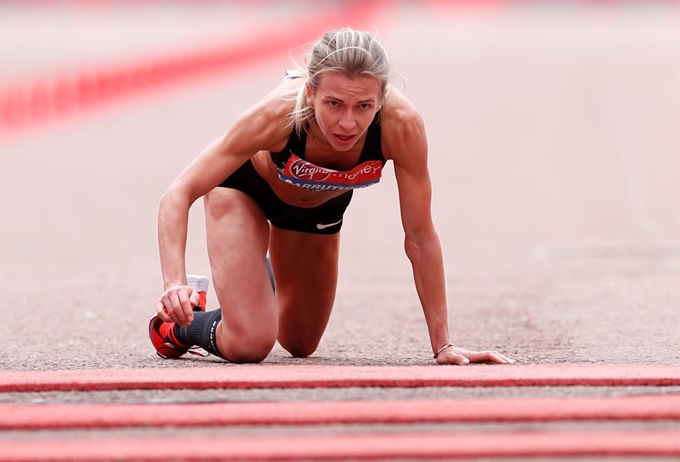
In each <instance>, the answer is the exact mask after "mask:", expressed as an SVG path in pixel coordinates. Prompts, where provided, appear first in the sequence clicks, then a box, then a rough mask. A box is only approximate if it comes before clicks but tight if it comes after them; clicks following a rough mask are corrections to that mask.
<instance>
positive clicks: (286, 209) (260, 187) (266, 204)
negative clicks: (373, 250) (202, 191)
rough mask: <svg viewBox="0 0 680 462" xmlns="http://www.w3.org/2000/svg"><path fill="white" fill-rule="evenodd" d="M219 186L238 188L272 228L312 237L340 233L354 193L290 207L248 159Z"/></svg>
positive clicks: (349, 192)
mask: <svg viewBox="0 0 680 462" xmlns="http://www.w3.org/2000/svg"><path fill="white" fill-rule="evenodd" d="M220 186H221V187H223V188H233V189H237V190H239V191H241V192H244V193H246V194H247V195H248V196H250V197H251V198H253V200H254V201H255V202H256V203H257V205H258V206H259V207H260V208H261V209H262V211H263V212H264V214H265V216H266V217H267V219H268V220H269V222H270V223H271V224H272V225H273V226H276V227H277V228H279V229H286V230H289V231H301V232H303V233H312V234H335V233H337V232H338V231H340V228H341V227H342V216H343V215H344V213H345V210H346V209H347V206H348V205H349V203H350V201H351V200H352V192H353V191H351V190H350V191H347V192H346V193H344V194H342V195H341V196H338V197H334V198H333V199H331V200H329V201H328V202H325V203H323V204H321V205H320V206H318V207H312V208H305V207H296V206H294V205H289V204H286V203H285V202H283V201H282V200H281V199H279V197H278V196H277V195H276V194H275V193H274V191H273V190H272V188H271V186H269V183H267V181H266V180H265V179H264V178H262V177H261V176H260V175H259V174H258V173H257V171H256V170H255V167H253V164H252V162H251V161H250V160H248V161H247V162H246V163H245V164H243V165H242V166H241V167H239V169H238V170H236V171H235V172H234V173H233V174H232V175H231V176H230V177H229V178H227V179H226V180H224V181H223V182H222V183H220Z"/></svg>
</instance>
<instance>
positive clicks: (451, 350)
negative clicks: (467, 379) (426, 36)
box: [383, 92, 513, 364]
mask: <svg viewBox="0 0 680 462" xmlns="http://www.w3.org/2000/svg"><path fill="white" fill-rule="evenodd" d="M389 103H390V107H389V108H388V109H387V111H386V113H385V122H384V130H383V147H384V148H385V152H386V153H387V155H388V157H389V158H391V159H392V160H393V162H394V171H395V175H396V179H397V185H398V189H399V204H400V210H401V217H402V224H403V227H404V233H405V241H404V247H405V251H406V255H407V257H408V259H409V260H410V261H411V265H412V268H413V276H414V280H415V285H416V291H417V293H418V297H419V299H420V303H421V305H422V307H423V312H424V314H425V321H426V323H427V328H428V332H429V335H430V344H431V347H432V351H433V352H434V353H435V354H436V358H437V362H438V363H440V364H468V363H469V362H483V361H490V362H496V363H501V364H507V363H512V362H513V361H512V360H510V359H508V358H506V357H504V356H503V355H500V354H499V353H496V352H490V351H489V352H474V351H468V350H464V349H461V348H456V347H454V346H453V345H452V344H450V337H449V325H448V308H447V301H446V282H445V276H444V263H443V256H442V249H441V245H440V242H439V237H438V235H437V231H436V230H435V227H434V224H433V222H432V213H431V200H432V184H431V181H430V174H429V170H428V166H427V155H428V148H427V137H426V133H425V127H424V124H423V121H422V119H421V117H420V116H419V115H418V113H417V112H416V111H415V109H414V108H413V107H412V106H411V105H410V103H409V102H408V101H406V99H405V98H404V97H403V96H402V95H400V94H399V93H396V92H394V93H393V94H392V97H391V99H390V100H389ZM438 352H439V353H438ZM437 353H438V354H437Z"/></svg>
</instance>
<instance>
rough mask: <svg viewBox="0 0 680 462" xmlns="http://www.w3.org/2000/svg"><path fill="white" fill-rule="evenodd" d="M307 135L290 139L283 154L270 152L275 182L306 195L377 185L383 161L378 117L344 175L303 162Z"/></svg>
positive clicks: (293, 134) (292, 136)
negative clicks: (275, 174) (359, 151)
mask: <svg viewBox="0 0 680 462" xmlns="http://www.w3.org/2000/svg"><path fill="white" fill-rule="evenodd" d="M306 145H307V132H302V134H301V136H298V135H297V134H296V133H295V131H293V133H292V134H291V135H290V138H289V139H288V143H287V144H286V147H285V148H284V149H283V151H280V152H272V153H271V158H272V161H273V162H274V165H275V166H276V169H277V170H278V171H279V179H280V180H281V181H285V182H286V183H289V184H293V185H295V186H298V187H300V188H304V189H307V190H309V191H338V190H349V189H357V188H365V187H366V186H370V185H372V184H375V183H377V182H379V181H380V177H381V176H382V168H383V166H384V165H385V157H384V156H383V153H382V146H381V138H380V125H379V124H378V114H376V117H375V118H374V119H373V122H371V125H370V126H369V127H368V132H367V133H366V141H365V143H364V147H363V149H362V150H361V155H360V156H359V162H358V163H357V165H356V166H355V167H354V168H352V169H350V170H345V171H342V172H340V171H337V170H332V169H329V168H325V167H319V166H318V165H315V164H313V163H311V162H308V161H306V160H305V147H306Z"/></svg>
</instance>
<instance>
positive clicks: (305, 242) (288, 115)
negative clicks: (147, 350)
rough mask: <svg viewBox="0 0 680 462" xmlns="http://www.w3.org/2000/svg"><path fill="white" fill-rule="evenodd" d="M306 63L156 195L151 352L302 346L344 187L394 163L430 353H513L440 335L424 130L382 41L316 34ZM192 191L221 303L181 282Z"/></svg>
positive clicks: (442, 312)
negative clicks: (159, 290) (202, 215)
mask: <svg viewBox="0 0 680 462" xmlns="http://www.w3.org/2000/svg"><path fill="white" fill-rule="evenodd" d="M307 65H308V66H307V69H304V70H303V69H301V70H300V71H299V72H298V73H288V75H287V76H286V78H285V79H284V80H283V81H282V82H281V83H280V85H279V86H278V87H277V88H276V89H275V90H274V91H273V92H271V93H270V94H269V95H268V96H266V97H265V98H264V99H263V100H261V101H260V102H259V103H257V104H256V105H255V106H253V107H252V108H251V109H249V110H248V111H246V112H245V113H244V114H242V115H241V116H240V117H239V118H238V119H237V120H236V122H235V123H234V124H233V126H232V127H231V128H230V129H229V130H228V131H227V133H226V134H225V135H224V136H222V137H221V138H219V139H217V140H216V141H215V142H213V143H212V144H211V145H210V146H208V147H207V148H206V149H205V150H204V151H203V152H202V153H201V154H200V155H199V156H198V157H197V158H196V159H195V160H194V161H193V162H192V163H191V164H190V165H189V166H188V167H187V168H186V169H185V170H184V171H183V172H182V173H181V174H180V175H179V177H178V178H177V179H176V180H175V181H174V183H173V184H172V186H171V187H170V189H169V190H168V191H167V192H166V194H165V195H164V196H163V198H162V200H161V204H160V208H159V221H158V230H159V246H160V257H161V268H162V272H163V280H164V285H165V292H164V293H163V295H162V296H161V297H160V298H159V299H158V302H157V306H156V311H157V314H156V315H155V316H154V317H153V318H152V319H151V322H150V325H149V333H150V336H151V340H152V343H153V344H154V346H155V347H156V350H157V352H158V354H159V355H161V356H162V357H177V356H180V355H182V354H184V353H186V352H187V351H188V350H189V349H190V348H191V347H193V346H200V347H202V348H204V349H205V350H207V351H208V352H210V353H212V354H214V355H217V356H220V357H222V358H224V359H227V360H228V361H231V362H238V363H241V362H260V361H262V360H263V359H264V358H265V357H267V355H268V354H269V353H270V351H271V350H272V348H273V346H274V343H275V342H276V341H277V340H278V342H279V343H280V345H281V346H282V347H283V348H285V349H286V350H287V351H288V352H290V354H291V355H293V356H295V357H305V356H308V355H310V354H312V353H313V352H314V351H315V350H316V348H317V346H318V344H319V341H320V340H321V336H322V335H323V332H324V330H325V328H326V325H327V323H328V319H329V317H330V313H331V309H332V307H333V302H334V299H335V292H336V284H337V275H338V248H339V242H340V238H339V231H340V228H341V226H342V218H343V213H344V211H345V209H346V208H347V206H348V205H349V202H350V200H351V198H352V191H353V189H355V188H359V187H365V186H368V185H371V184H374V183H376V182H378V181H379V179H380V175H381V171H382V168H383V165H384V164H385V162H386V161H388V160H391V161H392V162H394V171H395V175H396V179H397V183H398V188H399V200H400V208H401V217H402V223H403V228H404V231H405V249H406V254H407V256H408V258H409V260H410V261H411V263H412V266H413V273H414V277H415V285H416V290H417V292H418V295H419V298H420V301H421V303H422V307H423V311H424V314H425V320H426V322H427V326H428V331H429V335H430V342H431V347H432V351H433V353H434V357H435V358H436V360H437V362H438V363H440V364H468V363H470V362H494V363H501V364H510V363H513V362H514V361H513V360H511V359H509V358H507V357H505V356H503V355H502V354H500V353H497V352H490V351H484V352H474V351H469V350H465V349H462V348H458V347H455V346H454V345H453V344H452V343H451V342H450V341H449V333H448V316H447V306H446V292H445V282H444V268H443V259H442V251H441V247H440V244H439V239H438V236H437V233H436V231H435V228H434V226H433V223H432V218H431V214H430V202H431V184H430V176H429V172H428V168H427V141H426V135H425V129H424V127H423V122H422V120H421V118H420V116H419V115H418V113H417V112H416V110H415V109H414V108H413V106H412V105H411V104H410V103H409V101H408V100H407V99H406V98H405V97H404V96H403V95H402V94H401V93H400V92H399V91H397V90H396V89H395V88H393V87H392V86H391V85H390V84H389V79H390V76H391V70H390V65H389V61H388V59H387V55H386V53H385V50H384V49H383V48H382V46H381V45H380V44H379V43H378V42H377V41H376V40H375V39H374V38H373V37H372V36H371V34H369V33H366V32H359V31H355V30H352V29H342V30H338V31H333V32H329V33H327V34H325V35H324V36H323V37H322V38H320V39H319V40H318V41H317V42H316V43H315V44H314V46H313V48H312V49H311V52H310V53H309V55H308V57H307ZM199 197H203V198H204V204H205V211H206V220H207V224H206V228H207V240H208V253H209V257H210V264H211V270H212V279H213V283H214V285H215V291H216V294H217V298H218V301H219V303H220V306H221V309H218V310H216V311H211V312H203V311H202V310H203V309H204V307H205V303H204V300H203V301H201V300H199V292H203V293H204V292H205V285H204V287H203V289H199V288H197V287H196V284H195V283H192V285H193V286H194V287H192V286H191V285H188V284H187V279H186V276H185V261H184V257H185V247H186V236H187V221H188V213H189V208H190V206H191V204H192V203H193V202H194V201H195V200H196V199H198V198H199ZM267 255H269V260H268V258H267ZM268 261H271V270H272V273H273V280H272V281H270V277H269V275H270V273H269V269H268ZM274 281H275V284H276V290H273V288H272V285H273V283H274ZM203 282H204V283H205V281H203Z"/></svg>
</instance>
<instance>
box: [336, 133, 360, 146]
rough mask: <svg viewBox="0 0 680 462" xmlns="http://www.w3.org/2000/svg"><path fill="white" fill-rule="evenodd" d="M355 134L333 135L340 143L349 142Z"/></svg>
mask: <svg viewBox="0 0 680 462" xmlns="http://www.w3.org/2000/svg"><path fill="white" fill-rule="evenodd" d="M354 136H355V135H337V134H336V135H335V139H336V140H338V143H340V144H350V143H351V142H352V141H353V140H354Z"/></svg>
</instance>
